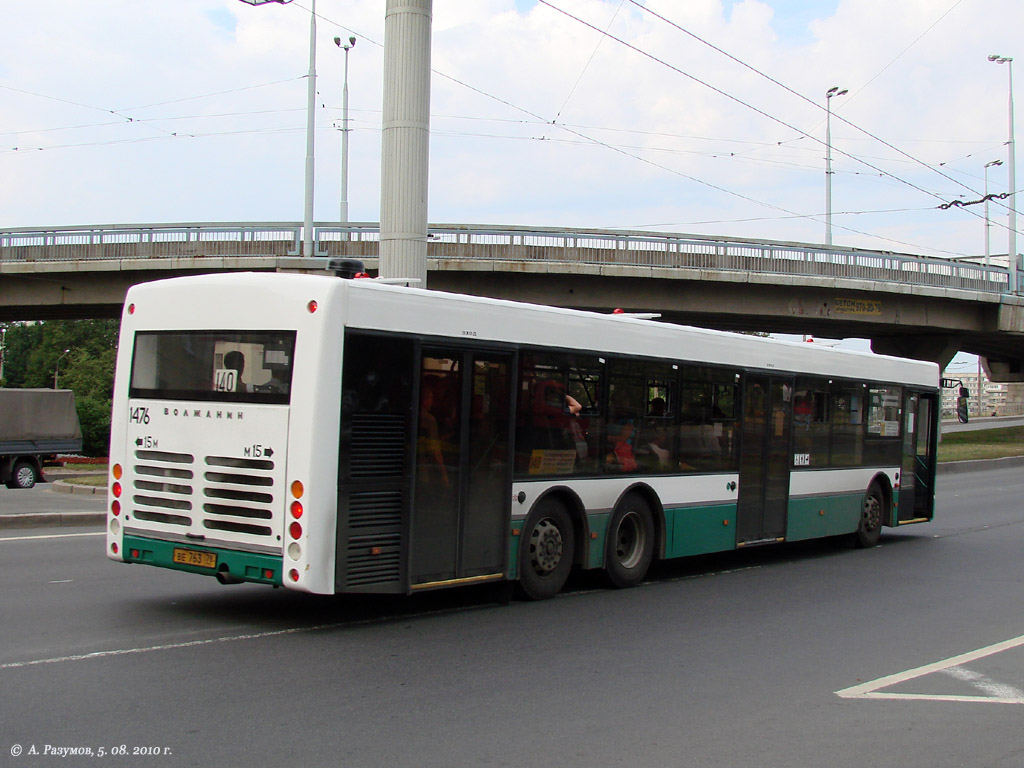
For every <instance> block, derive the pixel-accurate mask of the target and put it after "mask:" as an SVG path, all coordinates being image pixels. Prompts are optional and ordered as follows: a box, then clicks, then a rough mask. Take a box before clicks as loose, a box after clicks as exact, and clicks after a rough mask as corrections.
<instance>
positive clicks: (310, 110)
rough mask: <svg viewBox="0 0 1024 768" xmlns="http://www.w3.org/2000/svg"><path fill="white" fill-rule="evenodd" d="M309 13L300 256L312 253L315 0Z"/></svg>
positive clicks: (257, 1)
mask: <svg viewBox="0 0 1024 768" xmlns="http://www.w3.org/2000/svg"><path fill="white" fill-rule="evenodd" d="M241 1H242V2H243V3H248V4H249V5H266V4H267V3H280V4H281V5H285V4H287V3H290V2H292V0H241ZM310 6H311V7H310V12H309V75H308V78H307V84H306V189H305V203H304V205H303V218H302V234H303V240H302V255H303V256H314V255H315V254H314V252H313V134H314V132H315V129H316V122H315V117H316V0H311V3H310Z"/></svg>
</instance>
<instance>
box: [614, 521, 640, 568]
mask: <svg viewBox="0 0 1024 768" xmlns="http://www.w3.org/2000/svg"><path fill="white" fill-rule="evenodd" d="M646 543H647V542H646V539H645V534H644V528H643V525H642V524H641V522H640V516H639V515H638V514H637V513H636V512H627V513H626V514H625V515H624V516H623V518H622V520H620V521H619V525H618V528H617V529H616V531H615V556H616V558H617V559H618V561H619V563H621V564H622V565H623V566H624V567H626V568H633V567H635V566H636V564H637V563H638V562H640V558H641V557H643V553H644V546H645V545H646Z"/></svg>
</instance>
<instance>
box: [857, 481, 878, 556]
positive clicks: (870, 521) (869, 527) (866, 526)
mask: <svg viewBox="0 0 1024 768" xmlns="http://www.w3.org/2000/svg"><path fill="white" fill-rule="evenodd" d="M884 519H885V494H884V493H882V489H881V487H880V486H879V485H878V483H872V484H871V485H869V486H868V489H867V491H865V493H864V506H863V508H862V510H861V515H860V524H859V525H858V526H857V531H856V532H855V533H854V534H853V545H854V546H855V547H857V548H859V549H868V548H870V547H875V546H878V540H879V539H880V538H881V536H882V521H883V520H884Z"/></svg>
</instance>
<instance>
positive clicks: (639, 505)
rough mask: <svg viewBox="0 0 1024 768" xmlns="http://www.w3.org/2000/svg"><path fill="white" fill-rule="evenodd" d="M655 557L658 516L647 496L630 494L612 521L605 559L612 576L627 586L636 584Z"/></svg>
mask: <svg viewBox="0 0 1024 768" xmlns="http://www.w3.org/2000/svg"><path fill="white" fill-rule="evenodd" d="M653 559H654V516H653V515H652V514H651V508H650V506H649V505H648V504H647V502H646V501H644V499H643V497H642V496H640V495H639V494H636V493H630V494H627V496H626V497H625V498H624V499H623V500H622V501H621V502H620V503H619V505H618V506H617V507H616V508H615V512H614V513H612V519H611V520H610V521H609V522H608V536H607V538H606V539H605V551H604V562H605V572H606V573H607V574H608V580H609V581H611V583H612V585H613V586H616V587H619V588H620V589H624V588H626V587H635V586H636V585H637V584H639V583H640V582H641V581H643V578H644V576H646V575H647V569H648V568H649V567H650V565H651V561H652V560H653Z"/></svg>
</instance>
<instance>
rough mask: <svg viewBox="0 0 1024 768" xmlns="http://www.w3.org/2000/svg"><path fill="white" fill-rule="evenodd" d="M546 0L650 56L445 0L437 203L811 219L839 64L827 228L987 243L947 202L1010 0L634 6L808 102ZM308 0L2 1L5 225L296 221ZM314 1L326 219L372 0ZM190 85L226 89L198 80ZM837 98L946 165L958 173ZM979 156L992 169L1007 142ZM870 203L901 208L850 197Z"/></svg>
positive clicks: (468, 212) (577, 220) (710, 229)
mask: <svg viewBox="0 0 1024 768" xmlns="http://www.w3.org/2000/svg"><path fill="white" fill-rule="evenodd" d="M551 2H552V3H553V4H554V5H556V6H558V7H560V8H563V9H565V10H566V11H567V12H568V13H571V14H573V15H575V16H578V17H580V18H581V19H583V20H584V21H586V22H588V23H589V24H592V25H593V26H595V27H597V28H598V29H601V30H603V29H605V28H609V31H610V33H611V34H613V35H615V36H617V37H620V38H622V39H623V40H625V41H627V42H629V43H630V44H631V45H633V46H635V47H636V48H637V49H639V51H640V52H638V51H634V50H630V49H629V48H627V47H625V46H623V45H622V44H620V43H618V42H615V41H614V40H610V39H607V38H604V39H602V37H601V35H600V34H599V33H598V32H595V31H594V30H592V29H589V28H587V27H586V26H584V25H583V24H581V23H579V22H577V21H574V20H572V19H570V18H568V17H566V16H564V15H562V14H560V13H558V12H556V11H554V10H552V9H551V8H549V7H546V6H545V5H543V4H539V3H528V2H523V1H522V0H518V1H517V0H445V2H437V3H435V18H434V28H433V51H432V56H433V65H434V68H435V70H436V71H437V72H440V73H444V74H445V75H448V76H450V77H453V78H456V79H457V80H459V81H461V82H462V83H465V84H466V85H469V86H472V88H473V89H477V90H473V89H471V88H467V87H466V86H465V85H462V84H459V83H456V82H453V81H452V80H450V79H447V78H445V77H442V76H440V75H438V74H435V76H434V77H433V80H432V128H433V130H434V135H433V138H432V154H431V167H430V178H431V201H430V219H431V220H432V221H436V222H465V223H516V224H525V225H529V224H537V225H564V226H594V227H607V226H640V225H648V224H649V225H663V228H665V229H672V230H678V231H691V232H698V233H706V234H718V235H736V236H748V237H763V238H776V239H786V240H804V241H817V242H820V241H821V240H822V239H823V224H822V223H821V221H820V214H822V213H823V208H824V193H823V186H824V174H823V157H824V148H823V146H822V144H821V143H820V140H823V138H824V125H823V121H824V113H823V111H822V109H821V106H822V105H823V101H824V91H825V90H826V89H827V88H828V87H830V86H832V85H841V86H843V87H846V88H848V89H849V90H850V94H849V95H848V96H845V97H841V98H838V99H836V100H835V101H834V102H833V106H834V108H835V113H836V119H835V120H834V121H833V126H832V127H833V144H834V146H835V155H834V167H835V171H836V173H835V176H834V177H833V182H834V185H833V209H834V211H835V212H836V215H835V217H834V227H835V231H834V239H835V241H836V243H839V244H849V245H858V246H862V247H876V248H884V249H893V250H905V251H910V252H921V253H935V254H944V253H947V252H958V253H978V252H980V251H981V244H982V242H983V226H982V221H981V219H980V218H979V217H978V216H975V215H972V214H971V213H970V212H966V211H962V210H950V211H938V210H936V209H935V206H937V205H938V204H939V202H940V201H941V200H950V199H953V198H955V197H958V196H961V195H962V196H963V198H964V199H973V198H974V197H975V196H976V193H978V192H980V191H981V187H982V179H981V177H982V166H983V165H984V163H985V162H987V161H988V160H991V159H996V158H1000V157H1004V156H1005V148H1004V147H1003V143H1004V142H1005V140H1006V123H1007V115H1006V95H1007V88H1006V67H1005V66H1002V67H1000V66H997V65H995V64H991V63H989V62H987V61H986V58H985V57H986V55H987V54H989V53H1002V54H1005V55H1010V56H1012V55H1014V53H1015V52H1016V51H1015V50H1014V44H1015V40H1016V39H1017V35H1016V34H1015V30H1018V29H1020V28H1022V23H1024V6H1022V4H1021V3H1019V0H990V1H989V2H988V3H986V4H985V7H984V15H982V14H981V12H980V10H979V8H978V6H977V5H976V4H972V3H970V2H967V1H966V0H965V1H964V2H961V3H959V4H955V3H956V0H900V2H892V0H837V2H835V3H821V4H820V11H819V13H818V18H812V17H811V15H809V14H808V12H807V11H806V8H805V9H804V10H800V11H798V10H797V9H796V6H799V5H801V4H793V3H788V2H783V0H742V2H730V3H728V7H724V6H723V2H722V0H692V1H690V2H687V3H672V2H669V1H668V0H647V2H646V3H645V4H646V5H647V6H649V7H650V8H651V10H655V11H657V12H658V13H662V14H663V15H665V16H666V17H669V18H670V19H671V20H672V21H674V22H676V23H677V24H678V25H679V26H681V27H684V28H685V29H687V30H689V31H691V32H692V33H694V34H695V35H697V36H699V37H700V38H703V39H704V40H707V41H708V42H711V43H713V44H714V45H716V46H719V47H720V48H722V49H724V50H726V51H728V52H729V53H732V54H733V55H735V56H736V57H738V58H740V59H743V60H744V61H746V62H748V63H749V64H751V65H752V66H754V67H757V68H758V69H760V70H762V71H763V72H765V73H767V74H769V75H771V76H772V77H773V78H775V79H777V80H778V81H780V82H782V83H784V84H785V85H787V86H789V88H791V89H792V90H793V91H796V92H797V93H798V94H802V95H803V96H804V97H806V99H803V98H800V97H797V96H794V95H793V94H791V93H787V92H786V91H784V90H782V89H780V88H779V87H777V86H775V85H773V84H772V83H770V82H769V81H768V80H766V79H764V78H762V77H760V76H759V75H757V74H756V73H754V72H752V71H750V70H749V69H746V68H744V67H742V66H740V65H738V64H737V63H735V62H733V61H730V60H729V59H727V58H725V57H724V56H722V55H721V54H719V53H716V52H714V51H712V50H711V49H709V48H708V47H706V46H704V45H703V44H702V43H701V42H700V41H699V40H697V39H695V38H694V37H691V36H688V35H686V34H684V33H683V32H680V31H679V30H677V29H674V28H673V27H671V26H669V25H667V24H665V23H664V22H662V21H660V20H658V19H657V18H655V17H654V16H652V15H650V14H649V13H646V12H645V11H643V10H642V9H641V8H638V7H637V6H636V5H634V4H633V3H631V2H628V0H626V1H625V2H623V1H622V0H551ZM302 5H303V4H300V3H298V2H296V3H292V4H290V5H283V6H279V5H276V4H269V5H266V6H263V7H251V6H248V5H245V4H242V3H240V2H238V1H237V0H179V1H178V2H175V3H138V2H131V1H130V0H96V2H91V3H88V4H85V3H81V2H80V0H36V1H35V2H33V3H20V4H14V5H12V7H10V8H7V9H5V24H4V26H3V28H2V29H0V98H2V99H3V108H2V109H0V177H2V178H3V183H2V184H0V226H35V225H64V224H91V223H95V224H108V223H132V222H159V221H210V220H224V221H231V220H267V221H270V220H297V219H299V218H300V217H301V211H302V199H301V198H302V184H303V179H302V177H303V158H304V154H305V137H304V126H305V112H304V110H305V86H306V81H305V79H304V75H305V73H306V69H307V66H308V61H307V56H308V34H309V14H308V0H307V3H306V4H305V5H306V7H305V8H303V7H302ZM954 5H955V7H954ZM818 7H819V6H818V5H817V4H816V5H815V8H816V9H818ZM950 8H953V10H952V11H950V12H949V14H948V15H947V16H946V17H945V18H944V19H943V20H942V21H939V22H938V23H937V24H935V22H936V21H937V20H938V19H939V18H940V17H942V16H943V14H945V13H946V12H947V11H949V10H950ZM317 10H318V12H319V14H320V16H321V20H320V22H319V25H318V48H319V50H318V75H319V77H318V91H319V94H320V102H321V104H323V105H325V106H324V107H320V108H319V109H318V114H317V126H318V130H317V187H316V218H317V219H319V220H328V219H330V218H332V217H334V216H336V215H337V201H338V187H339V182H338V173H339V151H340V150H339V143H340V138H339V137H340V134H339V132H338V131H337V129H336V127H337V123H339V122H340V119H341V107H340V103H341V73H342V64H343V59H342V54H341V52H340V51H338V49H337V48H335V46H334V44H333V43H332V38H333V37H334V36H336V35H337V36H341V37H348V35H349V34H355V35H356V36H357V37H358V38H359V40H358V43H357V46H356V48H355V49H354V50H353V51H352V53H351V54H350V90H351V93H350V105H351V108H352V118H353V127H354V131H353V134H352V167H351V181H350V193H349V198H350V209H351V216H352V218H354V219H361V220H376V219H377V218H378V216H379V210H378V194H379V174H380V158H379V145H380V135H379V130H380V113H379V110H380V105H381V101H382V97H381V88H382V86H381V69H382V62H383V52H382V49H381V47H380V44H381V43H383V38H384V32H383V27H384V19H383V15H384V3H383V2H382V0H344V2H343V1H342V0H319V1H318V3H317ZM825 14H828V15H825ZM993 20H997V23H996V22H993ZM933 24H935V26H934V28H932V29H931V30H930V31H928V30H929V27H930V26H931V25H933ZM609 25H610V27H609ZM801 31H802V33H801ZM922 35H923V37H922ZM919 37H920V40H918V38H919ZM915 41H916V42H915ZM908 46H909V50H907V49H908ZM641 52H642V53H641ZM644 53H646V54H650V56H645V55H644ZM894 59H895V61H894ZM673 68H675V69H677V70H681V71H682V72H685V73H688V74H689V75H692V76H693V78H697V79H699V80H701V81H703V82H704V83H706V84H707V85H704V84H701V83H699V82H696V81H695V80H694V79H691V78H690V77H687V76H686V75H684V74H681V73H680V72H679V71H675V70H674V69H673ZM873 78H874V79H873ZM256 86H259V87H256ZM708 86H714V87H715V88H717V89H719V90H720V91H722V92H724V94H728V96H731V97H734V98H733V99H730V98H728V96H726V95H722V94H721V93H716V92H715V91H713V90H711V89H710V88H709V87H708ZM205 94H218V95H215V96H206V97H204V98H196V97H201V96H204V95H205ZM167 102H171V103H167ZM741 102H742V103H741ZM154 104H156V105H159V106H147V105H154ZM747 105H749V106H747ZM750 107H755V108H756V109H757V110H760V111H761V112H762V113H764V114H758V112H756V111H754V110H753V109H751V108H750ZM110 110H113V111H114V112H115V114H112V113H111V112H110ZM128 118H132V120H131V121H129V120H128ZM840 118H845V119H846V120H849V121H850V122H851V123H853V124H854V125H856V126H860V127H862V128H864V129H866V130H868V131H869V132H870V133H872V134H874V135H875V136H878V137H880V138H884V139H885V140H886V141H888V142H889V143H891V144H892V145H894V146H895V147H897V148H899V149H901V150H903V151H905V152H907V153H909V154H910V155H913V156H914V158H918V159H920V160H922V161H925V162H927V163H929V164H935V165H938V164H940V163H942V164H943V165H942V166H941V170H942V172H943V173H945V174H947V175H948V176H949V177H951V179H952V180H951V179H947V178H944V177H943V176H941V175H939V174H937V173H935V172H934V171H932V170H928V169H926V168H923V167H922V166H921V165H918V164H916V163H914V162H913V161H911V160H908V159H907V158H905V157H901V156H899V155H898V154H897V153H896V152H894V151H893V150H892V149H890V148H888V147H885V146H884V145H882V144H879V143H878V142H877V141H874V140H873V139H871V138H869V137H866V136H865V135H864V134H863V133H861V132H860V131H858V130H856V129H855V128H854V127H851V126H849V125H846V124H844V123H843V122H842V120H841V119H840ZM553 120H557V122H558V123H560V124H564V125H566V126H569V129H568V130H567V129H566V128H563V127H560V126H559V125H552V124H550V123H551V121H553ZM545 122H547V123H548V124H545ZM83 126H88V127H83ZM787 126H791V127H787ZM58 129H59V130H58ZM612 129H614V130H612ZM802 133H808V134H811V135H812V136H813V137H816V139H817V141H816V140H815V139H812V138H806V137H804V138H801V135H802ZM172 134H176V135H172ZM589 140H597V141H599V142H604V143H605V144H607V145H612V146H611V147H608V146H600V145H595V144H592V143H591V144H589V145H588V141H589ZM780 142H781V144H780ZM14 147H17V148H18V149H17V150H14ZM844 153H848V154H849V155H854V156H857V157H859V158H863V159H864V160H865V161H866V162H867V163H870V164H871V165H873V166H876V167H877V168H878V169H881V170H883V171H885V172H887V173H890V174H893V175H894V176H897V177H899V179H900V180H901V181H896V180H893V179H891V178H880V177H879V175H878V174H879V171H877V170H875V169H873V168H871V167H868V166H866V165H864V164H863V163H860V162H857V161H856V160H854V159H852V158H850V157H849V156H848V155H847V154H844ZM630 155H636V156H639V157H642V158H644V159H645V160H647V161H649V162H642V161H641V160H638V159H634V157H631V156H630ZM989 179H990V191H994V192H1000V191H1003V190H1004V189H1005V188H1006V169H1005V166H1004V167H1001V168H993V169H991V172H990V177H989ZM954 180H955V181H954ZM701 182H704V183H701ZM956 182H961V183H963V184H965V185H966V186H967V187H968V188H969V189H965V188H964V187H962V186H959V185H958V184H957V183H956ZM911 185H914V186H916V187H919V188H920V189H915V188H914V186H911ZM715 187H718V188H721V190H727V191H719V189H716V188H715ZM928 192H932V193H935V195H937V197H936V196H933V195H930V194H928ZM779 209H784V210H779ZM879 209H884V210H890V209H901V212H894V213H881V214H867V213H858V214H857V215H853V214H848V213H846V212H848V211H849V212H862V211H873V210H879ZM902 209H911V210H902ZM915 209H926V210H920V211H918V210H915ZM975 210H976V211H977V213H979V214H980V212H981V211H980V206H978V207H976V209H975ZM993 211H994V216H995V217H996V223H997V227H998V228H995V229H993V247H994V250H997V251H998V250H1003V251H1005V242H1006V239H1005V233H1006V230H1005V227H1004V226H1003V225H1004V224H1005V213H1003V216H1002V221H1000V220H999V217H998V216H999V214H998V213H997V209H995V208H994V209H993ZM812 215H817V216H818V218H817V219H815V218H808V217H810V216H812ZM799 216H803V217H805V218H798V217H799ZM744 219H757V221H739V220H744ZM697 222H711V223H707V224H700V223H697ZM844 228H849V229H852V230H856V231H854V232H851V231H848V229H844ZM862 233H863V234H862ZM886 238H889V239H886Z"/></svg>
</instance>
